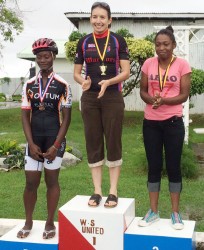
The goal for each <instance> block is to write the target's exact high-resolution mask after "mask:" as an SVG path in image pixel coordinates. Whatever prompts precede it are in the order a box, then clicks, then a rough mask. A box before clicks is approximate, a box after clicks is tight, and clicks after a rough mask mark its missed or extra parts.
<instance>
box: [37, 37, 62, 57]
mask: <svg viewBox="0 0 204 250" xmlns="http://www.w3.org/2000/svg"><path fill="white" fill-rule="evenodd" d="M32 51H33V54H34V55H36V54H37V53H39V52H41V51H52V52H53V53H54V54H55V55H57V54H58V48H57V45H56V43H55V41H53V40H52V39H49V38H40V39H38V40H37V41H35V42H34V43H33V45H32Z"/></svg>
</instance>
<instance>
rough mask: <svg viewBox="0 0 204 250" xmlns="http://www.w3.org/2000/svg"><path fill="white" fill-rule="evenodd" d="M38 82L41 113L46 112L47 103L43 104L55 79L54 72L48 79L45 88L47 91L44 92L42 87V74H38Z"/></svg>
mask: <svg viewBox="0 0 204 250" xmlns="http://www.w3.org/2000/svg"><path fill="white" fill-rule="evenodd" d="M37 78H38V82H39V96H40V102H39V110H40V111H43V110H45V103H44V102H43V100H44V98H45V96H46V93H47V91H48V88H49V86H50V84H51V82H52V80H53V78H54V72H52V74H51V76H50V77H49V78H48V80H47V84H46V87H45V90H43V87H42V84H43V83H42V76H40V74H38V77H37Z"/></svg>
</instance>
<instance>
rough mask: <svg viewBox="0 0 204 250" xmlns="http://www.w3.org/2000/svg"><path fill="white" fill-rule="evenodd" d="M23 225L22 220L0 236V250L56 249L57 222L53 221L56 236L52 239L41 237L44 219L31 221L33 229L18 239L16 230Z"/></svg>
mask: <svg viewBox="0 0 204 250" xmlns="http://www.w3.org/2000/svg"><path fill="white" fill-rule="evenodd" d="M23 226H24V222H21V223H19V224H18V225H17V226H15V227H14V228H13V229H12V230H10V231H9V232H7V233H6V234H4V235H3V236H2V237H1V238H0V249H1V250H45V249H46V250H58V223H57V222H55V226H56V236H55V237H54V238H53V239H48V240H44V239H43V238H42V234H43V230H44V227H45V221H37V220H34V221H33V229H32V231H31V233H30V235H29V236H28V237H27V238H25V239H18V238H17V237H16V235H17V232H18V231H19V230H20V229H21V228H22V227H23Z"/></svg>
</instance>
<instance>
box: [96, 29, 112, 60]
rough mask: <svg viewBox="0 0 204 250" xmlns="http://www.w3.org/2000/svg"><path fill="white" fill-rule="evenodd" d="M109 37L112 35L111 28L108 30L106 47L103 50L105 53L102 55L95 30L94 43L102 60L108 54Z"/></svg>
mask: <svg viewBox="0 0 204 250" xmlns="http://www.w3.org/2000/svg"><path fill="white" fill-rule="evenodd" d="M109 37H110V30H108V35H107V38H106V44H105V47H104V50H103V55H101V52H100V49H99V47H98V43H97V41H96V37H95V34H94V32H93V38H94V43H95V45H96V49H97V52H98V55H99V57H100V59H101V61H102V62H103V60H104V57H105V54H106V50H107V47H108V41H109Z"/></svg>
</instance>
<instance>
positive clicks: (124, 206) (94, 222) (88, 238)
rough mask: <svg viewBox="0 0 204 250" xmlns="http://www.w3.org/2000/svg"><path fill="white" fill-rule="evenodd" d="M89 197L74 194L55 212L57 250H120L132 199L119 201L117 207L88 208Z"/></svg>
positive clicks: (132, 208)
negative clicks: (57, 217)
mask: <svg viewBox="0 0 204 250" xmlns="http://www.w3.org/2000/svg"><path fill="white" fill-rule="evenodd" d="M89 198H90V196H81V195H77V196H75V197H74V198H73V199H72V200H70V201H69V202H67V203H66V204H65V205H64V206H62V207H61V208H60V209H59V250H69V249H70V250H94V249H96V250H104V249H106V250H123V245H124V231H125V230H126V229H127V227H128V226H129V225H130V223H131V222H132V220H133V219H134V218H135V200H134V199H128V198H119V199H118V206H117V207H115V208H105V207H104V203H105V200H106V198H107V197H103V198H102V201H101V203H100V205H99V206H98V207H94V208H93V207H89V206H88V200H89Z"/></svg>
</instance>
